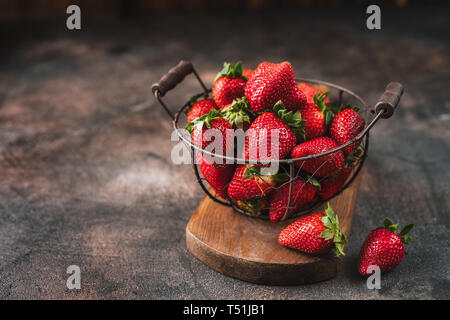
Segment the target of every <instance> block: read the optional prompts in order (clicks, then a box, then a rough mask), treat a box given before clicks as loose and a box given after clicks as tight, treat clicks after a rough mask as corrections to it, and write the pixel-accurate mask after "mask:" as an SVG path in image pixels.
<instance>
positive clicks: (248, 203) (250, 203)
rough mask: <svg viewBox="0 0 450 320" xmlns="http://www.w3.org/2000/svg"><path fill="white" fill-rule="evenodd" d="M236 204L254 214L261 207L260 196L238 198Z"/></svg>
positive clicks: (259, 210) (257, 212) (259, 211)
mask: <svg viewBox="0 0 450 320" xmlns="http://www.w3.org/2000/svg"><path fill="white" fill-rule="evenodd" d="M237 204H238V206H239V207H241V209H244V210H247V211H248V212H250V213H255V214H260V213H261V209H262V207H263V205H262V201H261V198H253V199H245V200H239V201H238V202H237Z"/></svg>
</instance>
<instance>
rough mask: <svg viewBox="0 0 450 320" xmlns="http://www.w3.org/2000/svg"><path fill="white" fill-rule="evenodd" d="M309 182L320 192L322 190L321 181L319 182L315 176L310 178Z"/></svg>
mask: <svg viewBox="0 0 450 320" xmlns="http://www.w3.org/2000/svg"><path fill="white" fill-rule="evenodd" d="M307 181H308V182H309V183H310V184H312V185H313V186H315V187H317V188H318V189H319V190H320V189H321V188H322V186H321V185H320V182H319V180H317V178H315V177H313V176H309V177H308V179H307Z"/></svg>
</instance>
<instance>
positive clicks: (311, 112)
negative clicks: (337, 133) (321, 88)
mask: <svg viewBox="0 0 450 320" xmlns="http://www.w3.org/2000/svg"><path fill="white" fill-rule="evenodd" d="M328 94H329V92H326V93H324V94H322V95H320V94H319V93H316V94H315V95H314V97H313V100H314V103H307V104H306V105H305V106H304V107H303V108H302V110H301V114H302V119H303V120H305V121H306V124H305V127H304V131H305V134H306V140H310V139H312V138H317V137H322V136H324V135H325V133H326V131H327V126H328V125H329V124H330V123H331V120H333V116H334V113H333V111H331V110H330V109H329V108H328V106H327V105H326V103H325V100H327V99H328V98H327V96H328Z"/></svg>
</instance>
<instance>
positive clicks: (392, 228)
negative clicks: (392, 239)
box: [382, 219, 414, 244]
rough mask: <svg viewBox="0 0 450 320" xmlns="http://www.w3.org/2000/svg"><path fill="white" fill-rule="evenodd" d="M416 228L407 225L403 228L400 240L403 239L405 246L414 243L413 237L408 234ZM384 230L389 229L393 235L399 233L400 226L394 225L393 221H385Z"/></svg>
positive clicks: (412, 225)
mask: <svg viewBox="0 0 450 320" xmlns="http://www.w3.org/2000/svg"><path fill="white" fill-rule="evenodd" d="M413 227H414V224H412V223H411V224H407V225H406V226H404V227H403V229H402V230H401V231H400V232H399V233H398V235H399V237H400V239H402V242H403V243H404V244H410V243H411V241H412V237H411V236H410V235H408V234H407V233H408V232H409V231H411V229H412V228H413ZM382 228H384V229H387V230H389V231H391V232H393V233H397V229H398V224H393V223H392V221H391V220H389V219H384V221H383V227H382Z"/></svg>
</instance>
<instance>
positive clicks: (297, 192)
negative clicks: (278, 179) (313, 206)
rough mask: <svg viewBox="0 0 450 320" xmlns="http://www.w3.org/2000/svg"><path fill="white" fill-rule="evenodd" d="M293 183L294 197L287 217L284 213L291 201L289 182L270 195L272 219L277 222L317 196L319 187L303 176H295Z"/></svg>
mask: <svg viewBox="0 0 450 320" xmlns="http://www.w3.org/2000/svg"><path fill="white" fill-rule="evenodd" d="M292 184H293V185H292V188H293V189H292V198H291V202H290V204H289V210H288V212H287V214H286V216H285V217H284V215H285V213H286V208H287V206H288V201H289V183H288V182H286V183H284V184H283V185H282V186H281V187H280V188H279V189H277V190H275V191H274V192H273V193H272V195H271V196H270V210H269V215H270V221H272V222H277V221H280V220H281V219H282V218H283V217H284V219H286V218H288V217H290V216H291V215H292V214H293V213H294V212H295V211H297V210H299V209H301V208H302V207H304V206H305V205H307V204H308V203H310V202H311V201H312V200H313V199H314V197H315V196H316V193H317V187H316V186H314V185H313V184H311V183H309V182H306V181H305V180H303V179H302V178H300V177H297V178H295V180H294V181H292Z"/></svg>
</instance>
